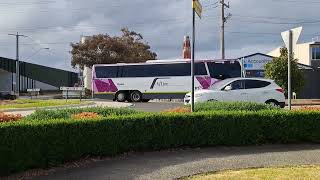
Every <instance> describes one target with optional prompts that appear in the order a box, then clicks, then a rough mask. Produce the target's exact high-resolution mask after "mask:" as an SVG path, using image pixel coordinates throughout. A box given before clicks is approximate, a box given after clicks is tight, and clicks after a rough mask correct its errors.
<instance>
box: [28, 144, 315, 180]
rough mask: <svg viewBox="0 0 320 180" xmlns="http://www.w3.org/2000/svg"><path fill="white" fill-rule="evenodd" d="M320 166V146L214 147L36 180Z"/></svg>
mask: <svg viewBox="0 0 320 180" xmlns="http://www.w3.org/2000/svg"><path fill="white" fill-rule="evenodd" d="M302 164H320V145H319V144H300V145H264V146H251V147H212V148H198V149H186V150H172V151H161V152H147V153H130V154H129V155H126V156H121V157H117V158H109V159H105V160H100V161H97V162H94V161H93V162H91V163H89V164H86V165H84V166H82V167H81V166H80V167H77V168H56V169H51V170H49V171H47V172H46V173H48V174H49V175H45V176H41V177H35V178H34V179H36V180H70V179H75V180H89V179H90V180H91V179H95V180H107V179H110V180H113V179H116V180H122V179H141V180H153V179H157V180H162V179H163V180H167V179H176V178H180V177H184V176H189V175H193V174H198V173H205V172H210V171H219V170H225V169H239V168H253V167H270V166H287V165H302Z"/></svg>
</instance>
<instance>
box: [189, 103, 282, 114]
mask: <svg viewBox="0 0 320 180" xmlns="http://www.w3.org/2000/svg"><path fill="white" fill-rule="evenodd" d="M275 109H279V108H277V107H274V106H271V105H267V104H262V103H252V102H206V103H197V104H195V111H197V112H202V111H219V110H223V111H261V110H275Z"/></svg>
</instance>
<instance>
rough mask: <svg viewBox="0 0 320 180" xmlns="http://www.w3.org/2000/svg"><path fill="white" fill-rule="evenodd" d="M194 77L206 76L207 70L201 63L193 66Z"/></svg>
mask: <svg viewBox="0 0 320 180" xmlns="http://www.w3.org/2000/svg"><path fill="white" fill-rule="evenodd" d="M195 75H196V76H201V75H202V76H205V75H208V73H207V69H206V66H205V64H204V63H203V62H201V63H196V65H195Z"/></svg>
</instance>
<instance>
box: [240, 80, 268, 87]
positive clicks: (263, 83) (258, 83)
mask: <svg viewBox="0 0 320 180" xmlns="http://www.w3.org/2000/svg"><path fill="white" fill-rule="evenodd" d="M270 84H271V83H270V82H267V81H260V80H246V81H245V87H246V89H257V88H263V87H267V86H269V85H270Z"/></svg>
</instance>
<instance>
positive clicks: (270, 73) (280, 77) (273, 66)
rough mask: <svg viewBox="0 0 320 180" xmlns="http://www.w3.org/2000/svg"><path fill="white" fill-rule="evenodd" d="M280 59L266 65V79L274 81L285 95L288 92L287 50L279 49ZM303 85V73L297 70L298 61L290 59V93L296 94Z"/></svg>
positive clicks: (277, 58)
mask: <svg viewBox="0 0 320 180" xmlns="http://www.w3.org/2000/svg"><path fill="white" fill-rule="evenodd" d="M280 54H281V55H280V57H275V58H273V59H272V61H271V62H270V63H268V64H266V66H265V69H266V72H265V73H266V77H267V78H269V79H273V80H275V82H276V83H277V84H278V85H279V86H281V87H282V88H283V89H284V90H285V91H286V93H287V92H288V50H287V48H284V47H283V48H281V49H280ZM303 85H304V76H303V72H302V71H301V70H300V69H299V68H298V60H297V59H294V58H293V57H291V87H292V92H296V93H298V92H299V91H300V89H301V87H302V86H303Z"/></svg>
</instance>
